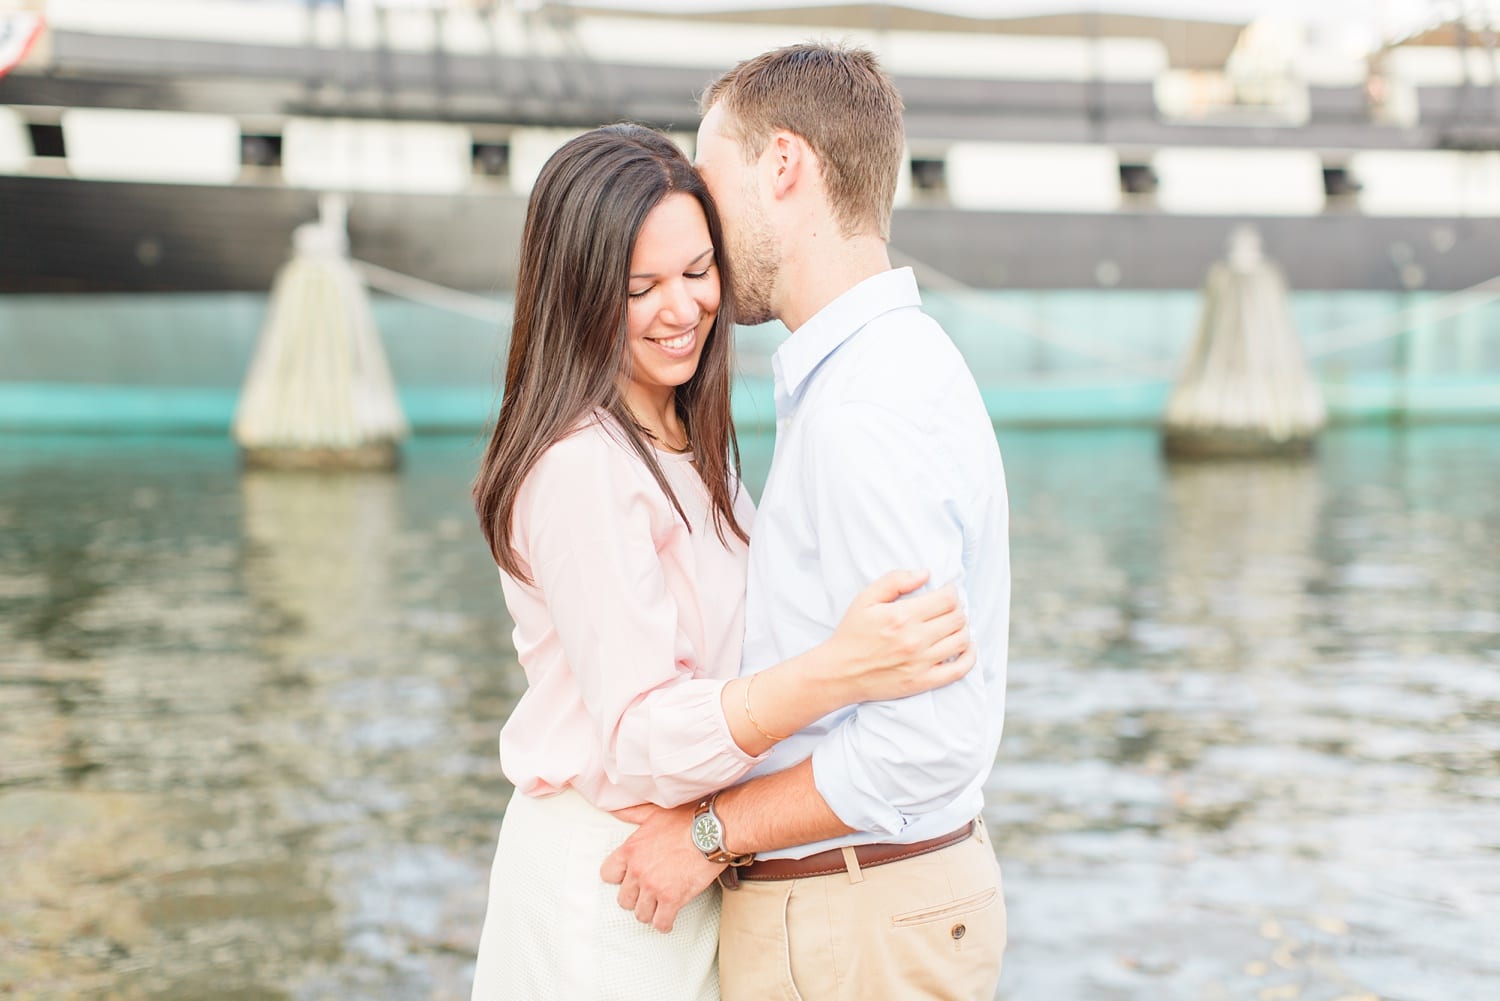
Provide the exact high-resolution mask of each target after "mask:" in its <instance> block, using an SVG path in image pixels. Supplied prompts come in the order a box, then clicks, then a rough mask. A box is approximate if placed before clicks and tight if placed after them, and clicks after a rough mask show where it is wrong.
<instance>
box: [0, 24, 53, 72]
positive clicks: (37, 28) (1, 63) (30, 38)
mask: <svg viewBox="0 0 1500 1001" xmlns="http://www.w3.org/2000/svg"><path fill="white" fill-rule="evenodd" d="M43 24H44V22H43V20H42V15H40V14H30V13H21V12H19V11H0V78H4V76H5V74H7V73H9V72H10V71H11V70H13V69H15V68H16V66H17V64H19V63H20V61H21V60H22V59H25V58H26V53H28V52H30V51H31V47H32V46H33V45H35V44H36V40H37V39H38V38H41V37H42V27H43Z"/></svg>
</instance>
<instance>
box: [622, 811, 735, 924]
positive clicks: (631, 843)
mask: <svg viewBox="0 0 1500 1001" xmlns="http://www.w3.org/2000/svg"><path fill="white" fill-rule="evenodd" d="M693 810H694V806H693V804H691V803H690V804H687V805H685V806H679V807H677V808H676V809H673V810H664V809H662V808H661V807H659V806H651V805H649V804H646V805H642V806H632V807H627V808H626V809H624V810H616V811H615V816H616V817H619V818H620V819H621V820H623V821H625V822H626V823H630V824H639V825H640V829H639V830H637V831H636V832H635V833H634V834H632V835H631V836H630V837H629V838H627V839H626V841H625V843H624V844H623V845H621V846H620V847H619V848H616V849H615V850H614V852H613V853H612V854H611V855H610V856H609V858H607V859H605V860H604V864H603V865H602V866H600V867H599V877H600V878H601V879H603V880H604V881H605V882H606V883H618V884H619V886H620V895H619V897H618V899H619V902H620V906H621V907H622V908H623V909H625V910H627V911H634V912H635V917H636V920H637V921H639V922H641V923H642V924H649V925H650V926H651V927H653V928H655V929H656V930H657V931H661V932H668V931H671V930H672V923H673V922H674V921H676V920H677V912H678V911H680V910H682V908H683V906H684V905H686V904H687V902H688V901H690V900H692V899H693V898H694V897H696V896H697V895H698V894H700V893H702V892H703V890H704V889H705V888H706V887H707V886H708V884H710V883H712V882H713V881H714V880H715V879H716V878H717V877H718V875H719V873H720V872H721V871H722V870H723V869H724V867H723V866H721V865H715V864H714V863H712V862H710V861H708V859H706V858H704V857H703V853H702V852H700V851H699V850H698V849H697V847H695V846H694V845H693V840H692V836H691V832H692V828H693Z"/></svg>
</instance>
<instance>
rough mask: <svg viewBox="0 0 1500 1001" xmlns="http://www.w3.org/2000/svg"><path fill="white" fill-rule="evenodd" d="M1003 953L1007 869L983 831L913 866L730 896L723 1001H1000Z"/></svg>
mask: <svg viewBox="0 0 1500 1001" xmlns="http://www.w3.org/2000/svg"><path fill="white" fill-rule="evenodd" d="M852 854H853V853H852V852H846V853H845V860H846V862H847V861H851V860H852ZM1004 952H1005V898H1004V894H1003V891H1002V888H1001V885H1000V866H999V863H997V862H996V860H995V852H994V849H993V848H992V847H991V845H990V841H989V837H988V836H987V834H986V833H985V832H984V827H983V825H982V824H981V825H979V826H978V827H977V833H976V834H975V836H974V837H972V838H969V839H968V840H967V841H964V842H961V843H960V844H956V845H952V846H950V847H948V848H944V849H942V850H941V851H936V852H930V853H928V854H926V855H919V856H917V857H916V858H911V859H903V860H902V861H900V862H892V863H890V864H888V865H882V866H875V867H873V868H868V869H865V870H863V871H861V872H858V873H856V872H853V871H851V872H847V873H836V874H833V875H829V876H812V877H808V878H806V879H791V880H785V881H764V882H759V881H745V882H742V883H741V884H740V888H739V889H738V890H732V891H725V893H724V910H723V917H722V920H721V923H720V926H719V984H720V989H721V991H722V992H723V996H724V1001H835V999H837V1001H882V999H891V1001H905V999H908V998H932V999H942V1001H992V999H993V998H994V996H995V987H996V984H997V983H998V982H999V980H1000V961H1001V957H1002V955H1003V954H1004Z"/></svg>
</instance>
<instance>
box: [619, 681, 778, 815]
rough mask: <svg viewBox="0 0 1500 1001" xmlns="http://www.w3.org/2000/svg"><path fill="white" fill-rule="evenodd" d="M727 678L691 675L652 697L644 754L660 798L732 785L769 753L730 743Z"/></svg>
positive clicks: (683, 798) (694, 795) (679, 798)
mask: <svg viewBox="0 0 1500 1001" xmlns="http://www.w3.org/2000/svg"><path fill="white" fill-rule="evenodd" d="M728 683H729V682H728V681H727V680H719V679H707V678H703V679H695V680H694V681H692V682H689V683H687V684H679V685H673V686H671V687H669V688H667V689H665V690H663V691H661V692H659V693H658V694H657V697H656V698H655V699H653V700H652V702H654V704H653V705H652V706H651V717H650V721H649V724H648V726H647V727H646V734H647V735H648V739H649V741H650V749H649V752H648V756H649V758H650V762H651V769H650V771H651V774H652V775H653V776H654V777H655V780H656V785H657V788H658V791H659V793H660V794H661V797H662V801H663V802H664V803H665V802H667V801H670V802H671V803H672V804H673V805H675V804H680V803H686V802H688V801H690V800H694V799H698V798H700V797H702V796H704V795H706V794H708V793H710V792H714V791H716V790H718V789H723V788H724V787H726V786H731V785H734V784H735V783H736V782H738V781H739V780H740V779H742V778H744V777H745V774H746V773H747V772H749V771H750V769H751V768H753V767H755V765H757V764H758V763H759V762H761V761H764V760H765V759H766V758H767V757H768V756H769V754H770V752H769V751H767V752H766V753H765V754H758V755H753V754H747V753H745V751H744V750H743V749H742V748H741V747H740V745H739V744H736V743H735V741H734V735H733V734H732V733H730V730H729V721H728V720H726V719H725V718H724V710H723V708H722V699H723V692H724V686H725V685H727V684H728Z"/></svg>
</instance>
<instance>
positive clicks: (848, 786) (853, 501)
mask: <svg viewBox="0 0 1500 1001" xmlns="http://www.w3.org/2000/svg"><path fill="white" fill-rule="evenodd" d="M807 434H808V459H809V463H810V466H811V468H814V469H816V471H817V473H816V476H814V477H811V478H810V480H811V482H810V484H809V488H808V489H809V490H810V496H809V497H808V498H807V500H808V504H809V508H810V510H811V512H812V517H813V519H814V521H815V532H816V538H817V546H818V559H819V562H820V564H821V570H822V574H823V580H824V583H825V585H826V587H827V590H828V594H829V598H830V601H831V602H832V603H833V607H834V608H835V609H843V608H847V607H848V605H849V603H850V602H851V601H852V600H853V598H854V596H855V595H856V594H857V593H858V592H859V591H860V590H861V589H862V588H863V587H865V586H866V585H868V584H869V583H871V582H872V581H874V580H875V579H876V578H877V577H879V576H880V575H881V574H884V573H886V572H888V571H890V570H896V569H910V570H928V571H930V572H931V578H930V580H929V583H928V585H927V589H932V588H938V587H942V586H943V585H946V584H949V583H953V584H956V585H957V587H958V590H959V597H960V600H961V601H963V602H964V603H965V606H966V607H967V601H968V599H967V594H966V590H965V580H964V569H963V568H964V555H965V545H966V540H965V537H964V527H963V526H964V524H965V512H964V505H965V504H966V503H967V502H968V499H967V498H965V497H963V496H962V495H961V494H960V487H959V484H960V483H962V482H963V479H962V478H961V477H957V476H955V475H953V472H954V471H953V468H952V466H951V462H952V461H954V460H952V459H951V458H950V456H949V453H948V452H947V450H946V449H944V448H943V446H942V441H941V436H940V435H934V434H933V433H932V431H931V430H930V429H921V428H918V427H917V426H916V425H915V424H914V423H913V422H912V421H911V420H909V419H907V418H905V417H903V416H901V415H899V414H896V413H893V412H892V411H890V410H887V409H886V408H884V407H881V406H880V405H878V404H873V403H867V402H845V403H843V404H840V405H839V406H838V407H836V408H833V409H830V410H827V411H825V412H822V413H820V414H818V415H817V420H816V423H815V424H813V425H811V426H810V427H809V428H808V432H807ZM989 713H990V707H989V702H988V701H987V699H986V694H985V681H984V677H983V672H981V671H979V670H977V669H976V670H974V671H971V672H970V673H969V674H968V675H966V676H965V677H964V678H962V679H960V680H959V681H956V682H954V683H953V684H951V685H947V686H945V687H943V688H940V689H937V690H934V691H930V692H924V693H922V694H919V695H913V696H911V697H909V698H905V699H899V700H896V701H890V702H868V703H864V704H861V705H859V706H858V707H856V709H855V710H854V712H852V713H851V714H850V715H849V716H848V717H847V718H845V719H844V720H843V721H842V722H841V723H840V724H839V725H838V726H837V727H836V728H835V729H833V730H832V731H831V732H829V733H828V734H826V735H825V736H824V737H823V738H822V740H820V741H819V742H818V743H817V744H816V746H815V747H814V749H813V753H812V762H813V775H814V780H815V783H816V786H817V789H818V792H819V793H820V794H821V795H822V796H823V798H824V800H826V801H827V803H828V805H829V807H830V808H831V809H832V810H833V812H834V813H836V814H837V815H838V817H839V819H840V820H842V821H843V822H844V823H845V824H847V825H849V826H850V827H851V828H854V829H855V830H858V831H866V832H871V833H877V834H882V835H887V836H896V835H899V834H900V833H901V832H902V831H903V830H904V829H905V828H906V827H907V825H908V824H909V823H910V822H911V821H912V820H913V819H914V818H916V817H918V816H920V815H923V814H929V813H933V812H936V811H938V810H941V809H942V808H943V807H945V806H947V805H948V804H950V803H952V802H953V801H954V800H955V799H956V798H957V797H958V796H960V795H961V794H962V793H963V792H964V791H965V790H967V789H969V788H970V787H971V786H972V784H973V783H974V781H975V779H976V776H979V775H983V774H986V773H987V772H988V770H989V767H990V765H991V764H992V761H991V760H990V758H991V757H992V754H993V751H992V748H991V741H990V733H991V730H992V727H991V726H990V723H991V721H990V720H989V719H988V715H989Z"/></svg>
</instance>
